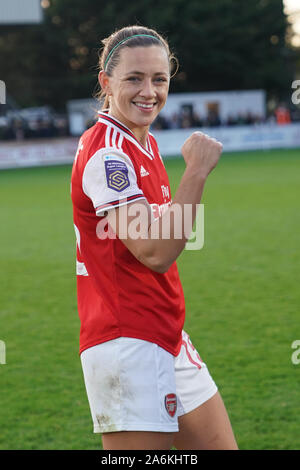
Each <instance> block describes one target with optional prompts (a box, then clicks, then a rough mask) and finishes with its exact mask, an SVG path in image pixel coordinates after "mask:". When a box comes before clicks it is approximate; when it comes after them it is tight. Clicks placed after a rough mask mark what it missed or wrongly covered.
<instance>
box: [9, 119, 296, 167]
mask: <svg viewBox="0 0 300 470" xmlns="http://www.w3.org/2000/svg"><path fill="white" fill-rule="evenodd" d="M197 130H198V131H201V132H204V133H205V134H208V135H209V136H211V137H214V138H216V139H217V140H219V141H220V142H222V143H223V152H232V151H233V152H234V151H243V150H270V149H274V148H300V123H293V124H288V125H285V126H277V125H275V124H262V125H259V126H234V127H215V128H213V127H209V128H203V127H202V128H200V129H174V130H164V131H153V134H154V135H155V138H156V140H157V142H158V146H159V149H160V153H161V155H162V157H163V158H168V157H174V156H179V155H180V149H181V147H182V145H183V143H184V141H185V140H186V139H187V137H188V136H189V135H191V133H192V132H194V131H197ZM78 141H79V138H77V137H66V138H59V139H39V140H32V141H23V142H1V143H0V169H8V168H22V167H32V166H48V165H59V164H69V163H72V162H73V159H74V156H75V154H76V150H77V146H78Z"/></svg>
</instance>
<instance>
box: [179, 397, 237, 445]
mask: <svg viewBox="0 0 300 470" xmlns="http://www.w3.org/2000/svg"><path fill="white" fill-rule="evenodd" d="M178 421H179V432H178V433H175V434H174V446H175V447H176V449H185V450H188V449H190V450H200V449H201V450H237V449H238V446H237V443H236V440H235V437H234V434H233V431H232V428H231V424H230V421H229V417H228V414H227V411H226V408H225V406H224V403H223V400H222V398H221V396H220V393H219V392H217V393H216V394H215V395H214V396H213V397H212V398H210V399H209V400H207V401H206V402H205V403H203V404H202V405H201V406H198V407H197V408H196V409H194V410H193V411H190V412H189V413H187V414H185V415H182V416H180V417H179V418H178Z"/></svg>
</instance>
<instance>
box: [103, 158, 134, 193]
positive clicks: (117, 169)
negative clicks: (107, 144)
mask: <svg viewBox="0 0 300 470" xmlns="http://www.w3.org/2000/svg"><path fill="white" fill-rule="evenodd" d="M104 166H105V174H106V182H107V186H108V188H110V189H113V190H114V191H118V192H121V191H123V190H124V189H126V188H128V187H129V186H130V182H129V178H128V168H127V165H126V164H125V163H124V162H122V161H120V160H116V159H112V158H111V157H108V158H107V157H105V160H104Z"/></svg>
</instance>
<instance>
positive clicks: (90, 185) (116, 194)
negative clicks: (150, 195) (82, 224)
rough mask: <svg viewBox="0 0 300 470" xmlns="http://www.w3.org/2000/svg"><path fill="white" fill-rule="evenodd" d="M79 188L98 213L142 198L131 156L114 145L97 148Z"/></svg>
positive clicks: (101, 214) (88, 163) (86, 167)
mask: <svg viewBox="0 0 300 470" xmlns="http://www.w3.org/2000/svg"><path fill="white" fill-rule="evenodd" d="M82 189H83V191H84V193H85V194H86V195H87V196H88V197H89V198H90V199H91V201H92V203H93V206H94V208H95V211H96V214H97V215H98V216H103V215H104V212H105V211H107V210H109V209H112V208H115V207H120V206H122V205H125V204H128V203H129V202H132V201H134V200H137V199H145V196H144V194H143V192H142V190H141V189H140V188H139V187H138V184H137V177H136V173H135V169H134V166H133V164H132V161H131V159H130V158H129V157H128V155H126V154H125V153H123V152H122V151H121V150H117V149H105V148H103V149H100V150H98V151H97V152H96V153H95V154H94V155H93V156H92V157H91V158H90V159H89V161H88V162H87V164H86V166H85V169H84V172H83V178H82Z"/></svg>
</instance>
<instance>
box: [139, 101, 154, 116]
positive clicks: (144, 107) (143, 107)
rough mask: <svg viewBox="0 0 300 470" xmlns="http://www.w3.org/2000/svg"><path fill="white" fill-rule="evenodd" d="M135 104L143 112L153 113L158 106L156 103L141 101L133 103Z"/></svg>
mask: <svg viewBox="0 0 300 470" xmlns="http://www.w3.org/2000/svg"><path fill="white" fill-rule="evenodd" d="M133 104H134V105H135V106H136V107H137V108H139V110H140V111H142V112H148V113H149V112H151V111H152V110H153V108H154V106H155V105H156V103H141V102H139V101H133Z"/></svg>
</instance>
